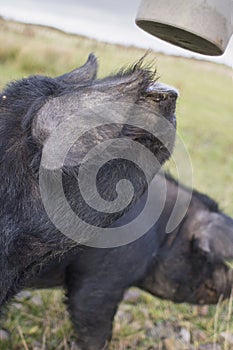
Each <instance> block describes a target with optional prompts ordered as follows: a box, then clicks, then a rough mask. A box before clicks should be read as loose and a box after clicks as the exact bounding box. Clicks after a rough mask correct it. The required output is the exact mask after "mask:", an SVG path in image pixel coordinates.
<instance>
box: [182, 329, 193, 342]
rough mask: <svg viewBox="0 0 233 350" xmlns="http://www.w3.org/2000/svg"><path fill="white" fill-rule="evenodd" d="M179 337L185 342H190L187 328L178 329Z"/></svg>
mask: <svg viewBox="0 0 233 350" xmlns="http://www.w3.org/2000/svg"><path fill="white" fill-rule="evenodd" d="M180 337H181V340H182V341H184V342H185V343H188V344H190V342H191V334H190V332H189V330H188V329H186V328H181V330H180Z"/></svg>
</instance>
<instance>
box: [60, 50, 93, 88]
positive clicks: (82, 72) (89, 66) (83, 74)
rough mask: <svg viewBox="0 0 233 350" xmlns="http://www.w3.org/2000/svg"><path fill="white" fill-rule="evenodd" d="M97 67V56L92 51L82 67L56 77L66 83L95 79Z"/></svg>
mask: <svg viewBox="0 0 233 350" xmlns="http://www.w3.org/2000/svg"><path fill="white" fill-rule="evenodd" d="M97 69H98V64H97V58H96V57H95V55H94V54H92V53H91V54H90V55H89V56H88V59H87V61H86V63H85V64H84V65H83V66H82V67H80V68H77V69H74V70H73V71H71V72H69V73H66V74H64V75H61V76H59V77H56V78H55V79H56V80H57V81H62V82H64V83H66V84H78V83H80V82H83V81H87V80H93V79H95V78H96V75H97Z"/></svg>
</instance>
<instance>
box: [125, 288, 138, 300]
mask: <svg viewBox="0 0 233 350" xmlns="http://www.w3.org/2000/svg"><path fill="white" fill-rule="evenodd" d="M140 294H141V293H140V291H139V290H136V289H130V290H127V292H126V293H125V295H124V301H126V302H128V303H132V304H135V303H136V302H138V299H139V298H140Z"/></svg>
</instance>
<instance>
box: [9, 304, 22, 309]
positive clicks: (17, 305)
mask: <svg viewBox="0 0 233 350" xmlns="http://www.w3.org/2000/svg"><path fill="white" fill-rule="evenodd" d="M11 306H12V307H13V308H14V309H16V310H22V309H23V305H22V304H20V303H12V304H11Z"/></svg>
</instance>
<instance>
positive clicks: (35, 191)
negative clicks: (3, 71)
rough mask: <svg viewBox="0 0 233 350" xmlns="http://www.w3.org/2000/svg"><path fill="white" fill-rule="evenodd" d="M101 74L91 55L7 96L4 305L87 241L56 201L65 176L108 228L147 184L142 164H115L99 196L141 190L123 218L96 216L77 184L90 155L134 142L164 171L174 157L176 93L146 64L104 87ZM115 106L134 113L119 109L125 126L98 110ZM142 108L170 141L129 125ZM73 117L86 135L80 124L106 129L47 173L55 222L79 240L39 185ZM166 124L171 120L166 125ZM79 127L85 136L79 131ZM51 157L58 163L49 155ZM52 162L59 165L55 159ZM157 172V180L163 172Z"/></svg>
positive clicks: (2, 179)
mask: <svg viewBox="0 0 233 350" xmlns="http://www.w3.org/2000/svg"><path fill="white" fill-rule="evenodd" d="M96 73H97V61H96V58H95V56H94V55H90V56H89V58H88V61H87V63H86V64H85V65H84V66H83V67H81V68H79V69H76V70H74V71H72V72H71V73H68V74H65V75H63V76H60V77H57V78H48V77H44V76H32V77H29V78H27V79H22V80H20V81H16V82H13V83H11V84H9V85H8V86H7V87H6V88H5V90H4V91H3V92H2V93H1V95H0V228H1V234H0V247H1V249H0V306H2V305H4V304H5V303H6V302H7V301H8V300H9V299H10V298H11V297H13V296H14V295H15V294H16V293H17V292H18V291H19V290H20V289H22V288H23V287H24V286H25V285H27V283H29V282H30V280H31V279H32V277H33V276H34V275H36V274H37V272H38V271H39V270H40V269H41V266H43V265H46V264H49V262H50V261H53V260H54V259H55V258H56V257H63V256H66V253H67V252H69V251H70V250H72V249H73V248H74V247H75V246H77V245H79V244H80V243H84V242H86V241H88V238H89V236H90V235H89V233H88V232H82V231H81V230H79V228H78V227H75V226H74V225H73V226H72V223H71V225H70V222H69V220H68V219H67V217H66V214H67V212H66V211H65V210H63V208H62V207H61V205H60V202H59V199H60V198H59V197H58V195H57V188H58V187H57V186H58V177H59V176H60V175H61V176H62V184H63V188H64V194H65V196H66V198H67V201H68V203H69V205H70V207H71V208H72V209H73V211H74V212H75V213H77V214H80V216H81V218H82V219H84V220H86V221H87V222H89V223H90V224H92V225H94V226H97V227H107V226H109V225H110V224H111V223H112V222H114V221H115V220H116V219H117V218H118V217H120V216H121V215H122V214H123V213H124V211H126V210H128V209H130V207H132V206H133V204H134V203H135V202H136V201H137V199H138V198H139V197H140V196H141V195H142V194H143V192H144V191H145V190H146V188H147V179H146V178H145V176H144V174H143V172H142V171H141V170H140V168H139V167H138V166H137V165H135V166H134V165H133V164H131V163H130V165H129V166H127V161H126V160H124V159H119V161H117V160H115V159H114V160H113V161H112V162H111V160H110V161H109V162H108V163H107V165H106V166H105V167H102V169H100V171H99V173H98V179H99V182H98V191H99V193H100V194H101V196H102V197H103V198H104V199H105V200H110V201H111V200H113V199H114V198H115V197H116V191H115V185H116V184H117V183H118V181H119V179H122V178H127V179H129V180H130V181H131V183H132V184H133V186H134V190H135V191H134V193H135V195H134V198H132V200H131V202H130V203H129V205H128V207H127V208H126V209H124V210H123V209H122V210H120V211H119V212H117V213H116V214H111V215H110V214H108V213H105V212H97V211H96V210H94V209H93V210H92V209H91V208H90V207H89V206H88V205H87V204H85V201H84V200H83V199H82V196H81V194H80V190H79V186H78V180H77V174H78V172H79V166H80V164H81V162H82V158H83V156H84V155H85V154H86V153H87V152H88V151H89V149H91V148H92V147H93V146H95V145H98V144H100V143H101V142H102V141H105V140H108V139H112V138H122V139H125V138H127V139H129V140H133V141H135V142H134V143H135V144H139V143H141V144H142V145H144V146H146V147H147V148H148V149H149V150H150V151H151V153H152V154H153V155H154V156H155V157H156V159H157V160H158V162H159V164H160V165H161V164H162V163H163V162H164V161H165V160H166V159H167V158H168V157H169V156H170V153H171V150H172V146H173V144H174V139H175V132H174V130H175V116H174V112H175V105H176V98H177V92H176V91H175V90H173V89H171V88H169V87H167V86H166V87H165V86H164V85H161V84H159V83H157V82H156V81H155V77H154V73H151V72H150V71H149V70H148V69H144V68H143V67H142V64H141V63H138V64H136V65H135V66H134V67H133V68H132V69H128V70H126V71H123V70H122V71H121V72H119V73H118V74H117V75H115V76H110V77H107V78H105V79H102V80H97V79H96ZM116 102H118V107H119V106H124V107H125V106H126V107H127V110H129V111H130V110H131V113H128V114H127V113H126V111H125V110H124V109H123V108H119V109H118V110H117V113H118V115H120V117H121V123H114V120H113V119H112V118H109V122H111V123H110V124H108V123H107V124H106V119H103V118H102V117H103V116H102V115H100V113H99V114H98V113H97V112H96V111H98V110H99V108H100V107H101V106H103V105H106V106H108V108H109V114H111V113H112V112H113V111H112V109H113V104H114V103H116ZM136 107H138V109H140V110H141V111H142V113H141V119H142V124H143V123H144V124H145V125H146V124H149V125H152V124H153V119H155V121H156V123H158V132H160V133H161V135H162V136H161V137H162V139H163V142H162V141H161V139H160V138H159V137H156V136H154V135H152V134H151V133H149V132H148V131H146V130H145V129H144V128H141V127H137V126H132V125H131V124H130V123H129V124H127V122H128V121H129V116H130V117H132V116H134V115H135V113H136V112H135V111H136V109H137V108H136ZM90 111H91V112H92V113H90ZM115 113H116V111H115ZM71 115H72V116H73V115H75V117H76V121H77V123H76V124H80V128H81V124H82V125H83V124H84V125H85V126H86V125H89V124H90V121H91V120H92V121H93V120H94V121H96V119H97V121H99V123H100V125H98V126H97V127H95V128H92V130H91V131H90V132H86V133H84V134H83V135H81V137H80V138H79V140H77V142H75V143H73V144H72V145H70V149H68V151H67V154H66V157H65V160H64V163H62V164H63V166H62V167H61V168H59V169H57V168H54V167H53V166H52V167H51V168H50V166H48V167H47V168H46V167H45V168H44V169H43V170H44V173H45V175H46V176H45V177H46V179H47V180H46V181H47V183H46V184H45V185H46V187H45V193H47V195H48V198H49V199H50V200H51V201H52V202H53V201H55V203H56V205H55V206H54V208H53V209H54V212H53V214H54V217H56V218H58V219H61V222H62V224H63V227H66V228H67V227H68V228H69V227H70V228H71V229H73V230H74V231H75V234H76V237H75V240H73V239H71V238H72V237H71V238H70V237H67V236H66V235H64V234H63V233H61V232H60V231H59V230H58V228H57V227H56V225H54V224H53V222H52V221H51V220H50V219H51V216H48V214H47V212H46V210H45V208H44V205H45V202H42V198H41V188H42V187H40V186H39V180H40V168H41V167H40V164H41V162H42V160H41V159H43V157H42V154H44V153H46V152H44V149H45V145H47V144H48V140H49V139H50V135H51V134H53V133H54V131H56V130H57V129H59V127H60V126H61V125H62V126H63V123H64V122H65V121H67V120H68V122H69V120H70V119H69V118H70V117H71ZM84 115H85V116H86V119H84V117H83V116H84ZM81 117H82V118H81ZM103 120H104V123H105V124H104V125H102V124H103ZM163 120H166V121H168V122H167V123H165V124H164V126H163ZM107 121H108V120H107ZM159 124H160V126H159ZM67 125H68V126H69V123H66V124H65V126H67ZM70 128H71V127H70ZM76 128H77V131H78V125H76ZM59 130H61V128H60V129H59ZM68 131H70V130H68ZM164 135H165V137H164ZM63 136H64V139H65V138H66V141H67V140H68V138H69V134H68V132H67V130H66V129H65V128H64V131H63ZM61 138H63V137H61ZM68 141H69V140H68ZM53 146H54V147H52V148H51V149H50V151H51V154H52V155H53V152H54V151H56V150H57V149H58V150H59V145H56V144H55V145H54V144H53ZM47 156H51V155H50V154H49V152H48V153H47ZM51 159H52V161H54V160H55V161H57V159H55V158H54V157H53V156H52V157H51ZM51 159H50V160H51ZM46 164H47V163H46ZM85 164H86V163H85ZM47 165H48V164H47ZM152 168H153V169H151V172H150V179H151V178H152V177H153V175H154V174H155V173H156V172H157V170H158V168H159V166H158V167H157V168H155V167H152ZM43 185H44V184H43ZM56 201H57V202H56ZM57 203H58V204H57ZM90 264H91V262H90ZM90 266H91V265H90Z"/></svg>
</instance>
